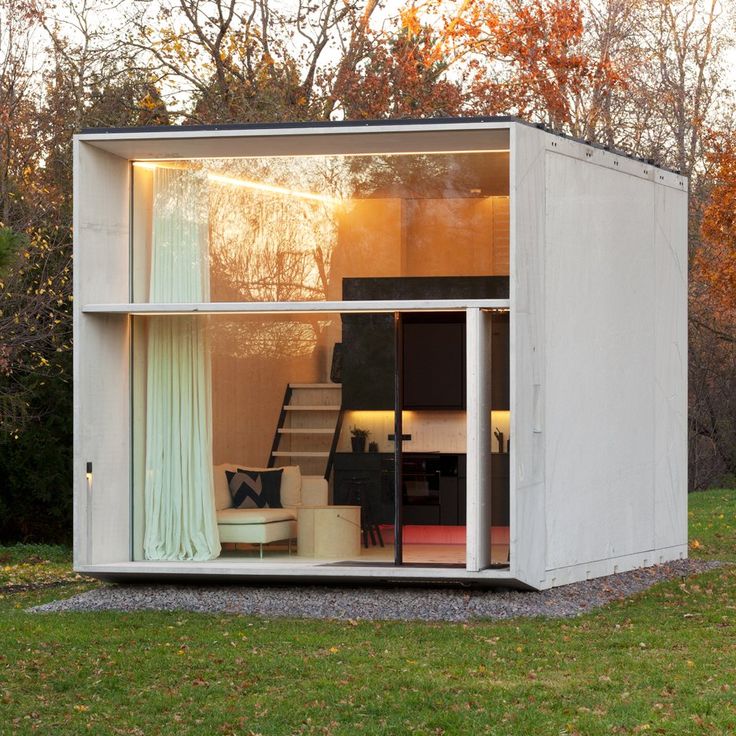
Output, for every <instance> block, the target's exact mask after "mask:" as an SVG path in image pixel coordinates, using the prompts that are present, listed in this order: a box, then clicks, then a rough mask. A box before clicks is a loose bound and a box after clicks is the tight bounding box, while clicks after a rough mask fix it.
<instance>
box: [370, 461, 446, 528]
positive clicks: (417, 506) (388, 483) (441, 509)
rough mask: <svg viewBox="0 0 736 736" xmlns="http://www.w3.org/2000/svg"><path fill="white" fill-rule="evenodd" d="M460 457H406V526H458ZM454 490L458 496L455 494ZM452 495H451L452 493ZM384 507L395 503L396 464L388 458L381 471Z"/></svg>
mask: <svg viewBox="0 0 736 736" xmlns="http://www.w3.org/2000/svg"><path fill="white" fill-rule="evenodd" d="M457 477H458V456H457V455H451V454H444V453H408V452H407V453H404V454H403V456H402V488H401V505H402V523H403V524H404V525H407V524H447V523H455V524H456V523H457V511H456V509H457V498H456V497H457ZM452 489H454V493H453V492H452ZM448 491H449V493H448ZM381 497H382V505H385V506H388V504H389V503H393V499H394V464H393V458H391V457H389V456H387V457H386V458H385V462H384V463H383V465H382V467H381Z"/></svg>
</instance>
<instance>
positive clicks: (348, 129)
mask: <svg viewBox="0 0 736 736" xmlns="http://www.w3.org/2000/svg"><path fill="white" fill-rule="evenodd" d="M513 125H522V126H524V127H527V128H533V129H535V130H538V131H540V132H541V133H547V134H549V135H553V136H555V137H557V138H562V139H564V140H569V141H574V142H575V143H580V144H582V145H586V146H591V147H592V148H597V149H600V150H604V151H608V152H610V153H612V154H613V155H615V156H621V157H622V158H628V159H631V160H633V161H640V162H641V163H645V164H648V165H649V166H652V167H654V168H656V169H660V170H661V171H666V172H668V173H670V174H675V175H677V176H681V177H683V178H684V179H687V180H689V179H690V177H689V176H688V175H687V174H684V173H682V172H680V171H677V170H675V169H672V168H670V167H667V166H664V165H663V164H660V163H659V162H657V161H655V160H654V159H651V158H643V157H642V156H636V155H634V154H632V153H629V152H627V151H624V150H622V149H618V148H614V147H612V146H607V145H604V144H602V143H598V142H597V141H593V140H584V139H582V138H579V137H576V136H573V135H568V134H567V133H563V132H560V131H557V130H552V129H551V128H549V127H547V126H546V125H544V124H543V123H532V122H529V121H527V120H523V119H521V118H519V117H516V116H515V115H479V116H468V117H436V118H398V119H387V120H315V121H301V122H270V123H223V124H216V125H146V126H139V127H123V128H120V127H114V128H104V127H100V128H82V130H81V131H80V132H79V133H76V134H75V135H74V140H75V141H82V142H90V143H92V142H99V141H104V140H110V141H112V140H136V139H148V140H162V139H164V140H165V139H170V140H177V139H179V140H182V139H184V140H186V139H193V138H202V137H203V134H207V133H211V134H212V135H213V137H217V138H226V137H227V136H228V134H236V135H237V134H241V135H252V136H257V135H258V134H262V135H272V136H288V135H317V134H325V133H327V132H329V133H335V134H355V133H368V132H372V133H386V132H391V131H393V132H397V131H401V130H402V129H403V130H404V131H406V132H420V131H421V130H422V129H428V128H434V129H435V130H445V131H448V130H452V129H453V128H454V129H457V130H473V129H476V130H483V129H484V128H485V129H488V130H493V129H498V128H502V127H509V128H510V127H511V126H513Z"/></svg>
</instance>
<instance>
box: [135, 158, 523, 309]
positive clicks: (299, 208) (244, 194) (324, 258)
mask: <svg viewBox="0 0 736 736" xmlns="http://www.w3.org/2000/svg"><path fill="white" fill-rule="evenodd" d="M508 162H509V159H508V152H506V151H493V152H472V153H431V154H404V155H402V154H387V155H352V156H336V155H331V156H288V157H286V156H271V157H263V158H253V157H249V158H222V159H196V160H188V161H173V160H172V161H156V162H136V163H134V165H133V173H134V176H133V186H134V201H133V218H134V222H133V225H134V227H133V301H136V302H161V301H164V300H165V298H167V297H168V299H167V300H169V301H179V302H183V301H194V300H195V298H194V297H195V296H196V294H193V293H183V292H180V293H169V292H164V293H162V292H160V291H158V292H157V291H156V290H155V288H153V287H152V276H151V274H152V269H153V268H155V262H154V257H155V256H154V254H156V255H160V254H161V252H162V249H163V247H165V243H166V232H165V231H164V232H161V220H162V218H163V219H164V220H165V219H166V217H170V216H174V217H176V218H181V216H182V213H181V212H178V211H176V208H177V207H178V206H179V205H178V202H179V201H180V199H181V198H180V197H172V196H171V186H170V182H171V180H172V178H175V177H176V175H177V174H178V175H179V176H178V180H179V181H186V186H187V187H188V190H189V191H188V197H190V198H189V200H188V201H189V205H188V211H187V213H186V219H187V220H188V221H189V222H190V224H191V226H192V227H195V226H196V227H199V228H200V229H201V230H202V231H203V233H204V234H205V235H206V249H205V251H204V252H203V253H202V256H203V261H202V265H203V267H204V268H205V271H206V273H205V274H204V275H205V277H206V278H205V281H206V283H207V289H208V293H207V298H203V299H201V300H202V301H213V302H223V301H225V302H238V301H246V302H264V301H266V302H269V301H279V302H284V301H324V300H330V301H332V300H335V301H338V300H342V299H343V298H345V295H344V280H345V279H350V278H365V277H427V276H435V277H450V276H470V275H476V276H477V275H487V276H494V275H496V276H507V275H508V269H509V255H508V247H509V210H508V194H509V175H508V171H509V168H508ZM167 177H168V181H169V185H168V187H167V186H163V185H162V184H166V179H167ZM192 198H193V199H192ZM157 240H158V245H157V247H154V245H153V244H154V242H155V241H157ZM432 296H435V298H437V297H436V295H434V294H433V295H432ZM439 298H441V297H439Z"/></svg>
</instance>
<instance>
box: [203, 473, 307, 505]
mask: <svg viewBox="0 0 736 736" xmlns="http://www.w3.org/2000/svg"><path fill="white" fill-rule="evenodd" d="M238 468H241V469H242V470H251V471H254V472H259V471H261V470H278V468H253V467H251V466H249V465H233V464H232V463H223V464H222V465H215V466H214V468H213V472H214V474H215V509H217V511H221V510H222V509H229V508H230V507H231V506H232V505H233V499H232V496H231V495H230V488H229V487H228V483H227V476H226V475H225V471H228V472H230V473H234V472H235V471H236V470H237V469H238ZM282 470H283V471H284V472H283V473H282V475H281V505H282V506H301V503H302V471H301V468H300V467H299V466H298V465H286V466H284V467H283V468H282Z"/></svg>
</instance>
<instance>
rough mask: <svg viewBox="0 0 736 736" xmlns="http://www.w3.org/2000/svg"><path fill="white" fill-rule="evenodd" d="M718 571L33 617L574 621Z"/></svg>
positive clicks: (218, 592)
mask: <svg viewBox="0 0 736 736" xmlns="http://www.w3.org/2000/svg"><path fill="white" fill-rule="evenodd" d="M719 566H720V563H719V562H712V561H711V562H704V561H702V560H680V561H677V562H669V563H666V564H664V565H657V566H655V567H648V568H645V569H642V570H633V571H631V572H625V573H619V574H618V575H612V576H610V577H605V578H596V579H595V580H588V581H585V582H582V583H573V584H572V585H565V586H562V587H560V588H554V589H552V590H546V591H543V592H541V593H535V592H528V591H517V590H504V591H493V590H468V589H457V588H439V587H438V588H427V587H402V588H393V587H380V588H379V587H370V588H365V587H361V588H355V587H318V586H269V587H262V586H258V587H256V586H251V585H207V586H204V585H186V586H185V585H167V584H157V585H105V586H103V587H100V588H95V589H94V590H90V591H87V592H86V593H81V594H80V595H76V596H74V597H73V598H68V599H66V600H58V601H53V602H51V603H46V604H45V605H42V606H36V607H35V608H30V609H28V610H29V611H30V612H33V613H58V612H60V611H194V612H197V613H237V614H245V615H254V616H263V617H266V618H280V617H289V618H317V619H337V620H343V621H344V620H347V619H355V620H357V619H365V620H422V621H468V620H470V619H508V618H514V617H516V616H549V617H553V618H570V617H573V616H577V615H579V614H581V613H584V612H585V611H588V610H590V609H593V608H598V607H600V606H604V605H606V604H607V603H610V602H611V601H615V600H619V599H621V598H624V597H626V596H629V595H632V594H633V593H637V592H639V591H641V590H645V589H646V588H649V587H650V586H651V585H654V584H655V583H658V582H661V581H663V580H670V579H673V578H674V579H676V578H682V577H686V576H688V575H692V574H695V573H699V572H704V571H705V570H710V569H713V568H715V567H719Z"/></svg>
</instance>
